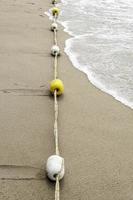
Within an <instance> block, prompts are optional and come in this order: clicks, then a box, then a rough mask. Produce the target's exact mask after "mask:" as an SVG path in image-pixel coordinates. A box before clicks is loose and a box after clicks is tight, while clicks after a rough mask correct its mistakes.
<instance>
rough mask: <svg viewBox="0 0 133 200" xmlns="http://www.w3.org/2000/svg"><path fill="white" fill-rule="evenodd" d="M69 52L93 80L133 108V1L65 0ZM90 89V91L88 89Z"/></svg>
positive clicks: (64, 13)
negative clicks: (69, 36)
mask: <svg viewBox="0 0 133 200" xmlns="http://www.w3.org/2000/svg"><path fill="white" fill-rule="evenodd" d="M58 6H59V7H60V8H61V10H62V12H61V15H60V18H59V21H60V23H61V24H62V25H63V26H64V30H65V31H66V32H68V33H69V34H70V35H71V36H72V37H71V38H70V39H68V40H67V41H66V47H65V52H66V53H67V54H68V56H69V57H70V60H71V61H72V63H73V65H74V66H75V67H76V68H78V69H79V70H81V71H83V72H85V73H86V74H87V76H88V79H89V80H90V82H91V83H92V84H94V85H95V86H96V87H98V88H99V89H101V90H102V91H104V92H106V93H108V94H110V95H112V96H113V97H114V98H116V99H117V100H119V101H121V102H122V103H124V104H125V105H127V106H129V107H131V108H133V1H132V0H62V2H61V3H60V4H59V5H58ZM88 92H89V91H88Z"/></svg>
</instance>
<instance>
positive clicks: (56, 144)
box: [54, 90, 60, 156]
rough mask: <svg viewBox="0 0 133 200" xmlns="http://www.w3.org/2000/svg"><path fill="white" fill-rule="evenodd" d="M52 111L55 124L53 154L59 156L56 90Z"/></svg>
mask: <svg viewBox="0 0 133 200" xmlns="http://www.w3.org/2000/svg"><path fill="white" fill-rule="evenodd" d="M54 111H55V122H54V136H55V153H56V155H58V156H59V154H60V153H59V135H58V113H59V112H58V102H57V90H55V91H54Z"/></svg>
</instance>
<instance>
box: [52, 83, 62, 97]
mask: <svg viewBox="0 0 133 200" xmlns="http://www.w3.org/2000/svg"><path fill="white" fill-rule="evenodd" d="M55 90H56V91H57V95H58V96H59V95H61V94H63V93H64V85H63V82H62V81H61V80H60V79H54V80H53V81H51V83H50V91H51V93H52V94H54V91H55Z"/></svg>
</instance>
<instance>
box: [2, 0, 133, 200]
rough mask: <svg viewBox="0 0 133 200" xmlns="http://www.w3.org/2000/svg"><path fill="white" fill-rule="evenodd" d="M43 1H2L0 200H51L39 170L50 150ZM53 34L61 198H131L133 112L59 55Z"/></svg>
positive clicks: (48, 37) (49, 72)
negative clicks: (60, 87) (59, 91)
mask: <svg viewBox="0 0 133 200" xmlns="http://www.w3.org/2000/svg"><path fill="white" fill-rule="evenodd" d="M50 6H52V5H51V4H50V1H49V0H46V1H42V0H38V1H37V2H36V1H33V0H30V1H29V0H23V1H20V0H17V1H14V0H10V1H9V0H6V1H4V0H2V1H1V2H0V11H1V12H0V27H1V28H0V44H1V45H0V63H1V65H0V69H1V70H0V80H1V81H0V99H1V100H0V122H1V123H0V138H1V139H0V152H1V153H0V188H1V189H0V199H1V200H7V199H10V200H17V199H19V200H34V199H38V200H43V199H44V200H53V199H54V184H53V183H50V182H49V181H48V180H47V178H46V176H45V173H44V170H43V169H44V167H45V163H46V160H47V157H48V156H49V155H51V154H53V153H54V137H53V123H54V110H53V99H52V98H51V97H50V96H49V93H48V89H49V82H50V81H51V80H52V79H53V73H54V71H53V61H54V60H53V58H52V57H51V56H50V49H51V46H52V44H53V34H52V33H51V32H50V30H49V29H50V24H51V21H49V19H48V17H47V16H46V15H44V11H46V10H48V9H49V8H50ZM68 37H69V36H68V35H67V34H65V33H64V32H63V31H62V27H60V31H59V32H58V39H59V44H60V47H61V49H62V55H61V57H60V58H59V70H58V71H59V77H60V79H62V80H63V81H64V85H65V94H64V95H63V97H61V98H59V134H60V149H61V153H62V155H63V157H64V158H65V166H66V174H65V178H64V180H63V181H62V182H61V199H63V200H68V199H73V200H80V199H82V200H125V199H128V200H129V199H132V198H133V177H132V176H133V156H132V155H133V111H132V110H131V109H130V108H128V107H126V106H124V105H123V104H121V103H120V102H118V101H116V100H115V99H114V98H113V97H111V96H109V95H108V94H105V93H103V92H101V91H100V90H98V89H97V88H95V87H94V86H93V85H92V84H90V83H89V81H88V79H87V77H86V75H85V74H83V73H81V72H80V71H78V70H77V69H75V68H74V67H73V66H72V64H71V63H70V61H69V59H68V57H67V56H66V55H65V54H64V53H63V48H64V43H65V40H66V39H67V38H68Z"/></svg>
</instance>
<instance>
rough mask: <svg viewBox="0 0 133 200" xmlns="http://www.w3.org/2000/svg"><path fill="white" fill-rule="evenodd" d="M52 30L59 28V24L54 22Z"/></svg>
mask: <svg viewBox="0 0 133 200" xmlns="http://www.w3.org/2000/svg"><path fill="white" fill-rule="evenodd" d="M51 30H52V31H54V30H56V31H57V30H58V25H57V24H56V23H53V24H52V25H51Z"/></svg>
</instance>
